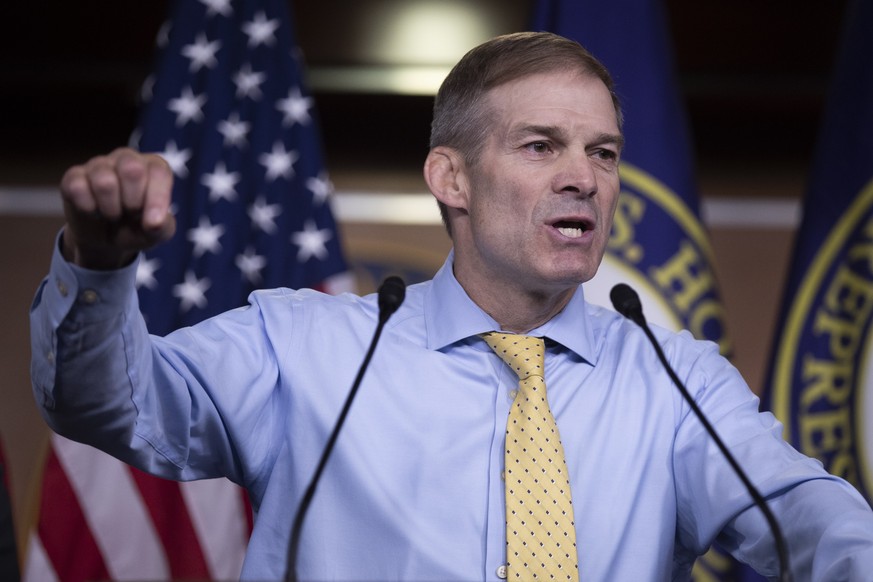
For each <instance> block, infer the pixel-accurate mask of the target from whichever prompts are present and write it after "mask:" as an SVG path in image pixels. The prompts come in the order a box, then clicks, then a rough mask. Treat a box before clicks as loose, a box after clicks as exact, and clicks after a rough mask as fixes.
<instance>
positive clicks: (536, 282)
mask: <svg viewBox="0 0 873 582" xmlns="http://www.w3.org/2000/svg"><path fill="white" fill-rule="evenodd" d="M488 105H489V106H490V108H491V111H492V113H493V115H492V117H493V119H494V124H493V126H492V129H491V131H490V133H489V135H488V138H487V142H486V143H485V145H484V147H483V149H482V153H481V155H480V156H479V160H478V162H477V163H476V164H475V165H474V166H472V167H469V168H467V169H466V172H465V173H466V177H467V181H468V187H469V188H468V189H469V193H468V196H467V200H466V203H467V207H466V209H465V210H466V211H467V214H468V218H469V222H468V223H467V224H462V225H460V226H461V227H463V228H465V230H466V231H467V232H465V233H464V234H463V235H461V236H459V237H456V240H455V243H456V245H455V246H456V262H455V267H456V274H457V275H458V278H459V280H460V281H461V282H462V284H464V285H465V286H467V285H473V286H477V285H486V286H488V285H495V284H496V285H503V286H510V287H511V288H512V287H514V288H516V289H518V290H521V291H523V292H526V293H531V292H533V293H546V294H550V293H554V292H560V291H565V290H567V289H569V288H572V287H575V286H576V285H578V284H579V283H582V282H584V281H587V280H589V279H590V278H591V277H593V276H594V274H595V273H596V272H597V267H598V266H599V264H600V260H601V258H602V257H603V252H604V250H605V248H606V243H607V240H608V238H609V232H610V228H611V226H612V215H613V212H614V210H615V205H616V202H617V199H618V192H619V178H618V162H619V155H620V153H621V144H622V138H621V133H620V131H619V129H618V124H617V121H616V112H615V108H614V106H613V102H612V98H611V96H610V94H609V91H608V90H607V88H606V86H605V85H604V84H603V83H602V82H601V81H600V80H599V79H597V78H596V77H593V76H583V75H580V74H578V73H572V72H554V73H543V74H538V75H534V76H531V77H527V78H523V79H520V80H517V81H513V82H510V83H507V84H505V85H501V86H499V87H497V88H495V89H493V90H492V91H491V92H490V93H489V95H488ZM492 289H493V287H492Z"/></svg>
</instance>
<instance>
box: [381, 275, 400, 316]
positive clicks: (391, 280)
mask: <svg viewBox="0 0 873 582" xmlns="http://www.w3.org/2000/svg"><path fill="white" fill-rule="evenodd" d="M405 298H406V283H404V282H403V279H401V278H400V277H396V276H394V275H391V276H390V277H388V278H387V279H385V281H383V282H382V286H381V287H379V321H380V322H382V323H384V322H386V321H388V318H389V317H391V316H392V315H393V314H394V312H395V311H397V308H398V307H400V304H401V303H403V300H404V299H405Z"/></svg>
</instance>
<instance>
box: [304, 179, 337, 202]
mask: <svg viewBox="0 0 873 582" xmlns="http://www.w3.org/2000/svg"><path fill="white" fill-rule="evenodd" d="M306 187H307V188H309V191H310V192H312V203H313V204H315V205H316V206H321V205H322V204H324V203H325V202H326V201H327V198H328V196H330V195H331V194H332V193H333V184H332V183H331V181H330V180H329V179H328V177H327V173H326V172H321V173H320V174H319V175H318V177H313V178H309V179H308V180H306Z"/></svg>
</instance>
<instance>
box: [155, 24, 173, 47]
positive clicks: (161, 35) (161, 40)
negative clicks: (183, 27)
mask: <svg viewBox="0 0 873 582" xmlns="http://www.w3.org/2000/svg"><path fill="white" fill-rule="evenodd" d="M172 29H173V23H172V22H170V21H169V20H166V21H164V23H163V24H161V27H160V28H159V29H158V37H157V39H156V40H155V42H156V43H157V45H158V47H159V48H164V47H165V46H167V44H168V43H169V42H170V31H171V30H172Z"/></svg>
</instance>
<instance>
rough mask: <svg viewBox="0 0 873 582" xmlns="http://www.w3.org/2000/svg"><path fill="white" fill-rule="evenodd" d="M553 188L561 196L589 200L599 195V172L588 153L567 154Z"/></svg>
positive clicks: (556, 175)
mask: <svg viewBox="0 0 873 582" xmlns="http://www.w3.org/2000/svg"><path fill="white" fill-rule="evenodd" d="M562 162H563V163H562V164H561V166H560V170H559V171H558V173H557V174H555V177H554V182H553V184H552V188H553V190H554V191H555V192H556V193H559V194H571V195H574V196H579V197H583V198H589V197H591V196H594V195H595V194H596V193H597V172H596V170H595V168H594V162H593V161H592V160H591V158H590V157H589V156H588V154H587V153H586V152H582V153H570V152H567V153H566V154H565V157H564V159H563V160H562Z"/></svg>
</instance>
